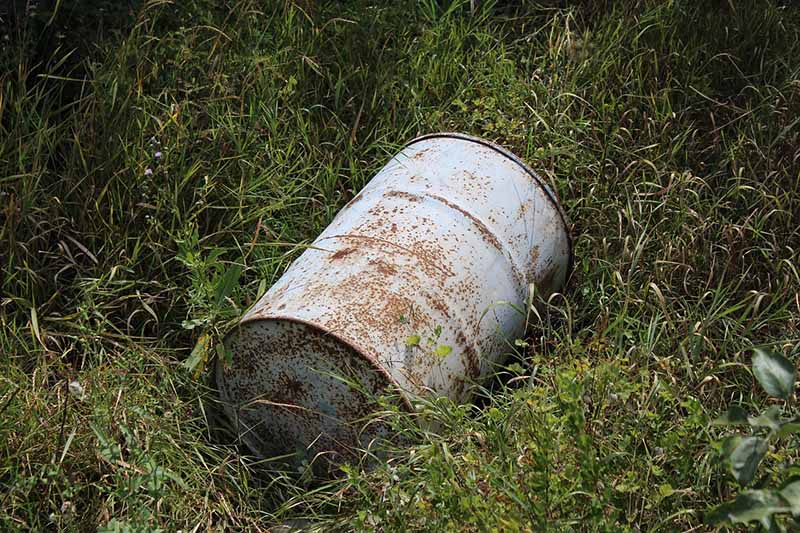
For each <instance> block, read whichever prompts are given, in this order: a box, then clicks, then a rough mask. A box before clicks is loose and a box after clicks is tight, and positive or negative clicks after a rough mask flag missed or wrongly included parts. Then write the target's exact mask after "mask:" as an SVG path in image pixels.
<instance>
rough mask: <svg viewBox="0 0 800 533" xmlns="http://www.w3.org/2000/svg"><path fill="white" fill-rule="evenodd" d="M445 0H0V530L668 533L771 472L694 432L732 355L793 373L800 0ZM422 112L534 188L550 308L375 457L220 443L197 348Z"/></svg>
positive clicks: (746, 371) (748, 379) (713, 403)
mask: <svg viewBox="0 0 800 533" xmlns="http://www.w3.org/2000/svg"><path fill="white" fill-rule="evenodd" d="M296 4H297V5H296ZM477 4H478V5H477V6H476V8H475V9H474V10H472V9H471V7H470V2H468V1H459V0H453V1H450V0H445V1H439V2H437V1H434V0H420V1H411V0H400V1H396V2H367V1H364V0H353V1H347V2H345V1H342V2H296V3H292V2H287V1H285V0H275V1H273V2H270V1H267V0H263V1H256V0H237V1H234V0H221V1H219V0H217V1H211V0H184V1H181V2H172V1H170V0H144V1H135V0H130V1H129V2H128V3H122V2H110V1H105V2H104V1H90V0H83V1H81V2H49V3H46V4H45V3H41V4H39V5H38V6H34V4H33V3H31V2H23V1H21V0H13V1H12V2H11V4H10V7H7V8H5V9H6V10H7V12H5V13H2V14H1V15H0V16H2V18H3V21H2V22H0V39H2V41H0V42H2V43H3V45H2V46H0V265H1V266H0V269H2V270H0V365H2V367H1V369H2V371H0V486H2V491H0V528H2V529H4V530H6V529H22V530H26V529H28V530H43V529H64V530H91V529H94V528H101V529H103V530H105V531H143V530H147V531H153V530H157V529H159V528H160V529H162V530H165V531H175V530H178V529H182V530H185V531H188V530H192V531H197V530H205V529H216V530H229V529H234V530H236V529H254V530H257V529H262V530H265V529H269V528H270V527H273V526H276V525H278V524H283V526H282V527H283V529H282V530H288V529H290V528H291V527H292V525H304V527H309V528H315V527H319V528H324V529H341V530H347V529H358V530H362V529H378V530H385V531H402V530H430V531H436V530H453V529H456V530H459V529H464V530H475V531H533V530H540V529H543V528H545V527H547V528H550V529H554V530H559V531H561V530H567V531H568V530H626V529H629V530H636V531H638V530H668V531H674V530H688V529H692V528H703V527H709V526H707V525H705V524H707V523H708V522H709V521H710V520H712V519H713V518H714V514H713V513H712V512H711V510H712V509H714V508H716V506H718V505H720V504H722V503H724V502H728V501H730V500H733V499H734V498H735V495H737V494H744V493H743V492H741V490H740V487H739V484H738V483H739V481H741V482H743V483H744V482H748V483H747V485H748V486H749V487H750V488H751V489H752V490H761V489H764V488H765V487H780V486H781V483H785V482H788V481H790V480H791V470H790V472H789V478H787V476H786V474H785V466H786V465H787V464H792V463H793V462H794V460H795V459H796V457H797V447H796V444H797V440H796V439H797V436H796V433H795V432H794V428H793V427H792V426H789V427H788V429H787V431H786V432H785V435H783V436H782V437H781V440H780V443H779V444H780V445H779V446H772V445H769V446H768V445H764V446H763V454H762V455H763V460H761V461H759V462H760V466H759V467H758V469H756V470H754V471H753V472H752V476H749V475H748V476H746V477H745V478H743V477H742V476H741V472H740V475H738V476H734V475H731V473H730V471H729V465H728V464H727V463H726V462H725V461H724V460H721V459H724V458H725V457H726V452H729V451H730V447H729V446H726V445H724V443H726V442H730V441H724V440H721V439H722V438H723V437H724V436H725V435H726V430H725V429H723V428H719V427H717V426H713V425H711V421H712V420H714V419H716V418H717V416H718V415H719V414H720V413H723V412H725V409H726V408H727V406H728V405H731V404H735V405H739V406H741V408H742V409H747V410H748V411H750V412H752V411H754V410H756V409H764V408H768V406H770V405H773V402H774V400H771V399H770V398H769V397H768V396H767V395H765V394H764V393H763V392H762V391H761V389H760V388H759V387H758V386H756V384H755V378H754V376H753V373H752V372H751V370H750V367H751V366H750V364H751V358H752V355H753V353H754V352H753V349H754V348H759V349H761V350H763V351H764V353H767V352H769V353H773V352H774V353H775V354H781V355H782V356H783V357H785V358H787V360H788V361H790V362H791V364H792V365H794V364H796V356H797V352H798V345H799V344H798V342H799V341H800V333H799V332H798V328H799V327H800V272H798V264H800V257H798V253H799V251H800V229H799V228H800V127H798V124H800V118H798V117H800V11H798V9H797V7H795V6H792V5H790V4H789V3H787V4H786V5H783V4H780V3H776V2H763V1H756V0H744V1H740V2H725V1H719V2H693V1H689V0H671V1H664V2H655V1H646V0H640V1H633V0H631V1H628V2H607V3H602V2H593V1H588V0H587V1H585V2H560V3H555V2H544V3H541V4H538V3H536V4H535V3H532V2H503V1H497V2H491V1H485V2H478V3H477ZM604 4H605V5H604ZM0 9H3V8H0ZM441 130H455V131H461V132H465V133H470V134H474V135H479V136H483V137H486V138H489V139H492V140H495V141H497V142H499V143H501V144H502V145H504V146H506V147H508V148H509V149H511V150H513V151H514V152H515V153H517V154H518V155H520V156H521V157H522V158H524V159H525V160H526V161H527V162H528V163H529V164H530V165H531V166H532V167H533V168H535V169H537V170H538V171H540V172H541V173H542V174H543V175H546V176H547V177H548V178H549V179H550V180H551V181H552V182H553V183H554V185H555V187H556V189H557V190H558V193H559V194H560V197H561V198H562V200H563V203H564V205H565V207H566V210H567V212H568V213H569V216H570V218H571V219H572V221H573V223H574V236H575V253H576V267H575V271H574V273H573V275H572V277H571V279H570V281H569V284H568V286H567V287H566V288H565V290H564V293H563V295H561V296H557V297H554V298H553V299H551V300H550V302H549V303H546V304H545V305H543V306H542V308H541V310H540V312H539V314H538V315H536V314H532V316H533V317H535V320H533V321H532V324H531V331H530V336H529V337H528V338H526V339H519V340H518V342H516V343H510V348H509V351H510V352H512V351H513V352H514V354H513V359H512V364H510V366H508V367H507V368H504V369H499V371H498V376H497V378H496V379H494V380H493V381H492V382H491V383H490V384H488V385H487V388H486V390H485V391H483V393H482V394H481V397H480V398H479V399H478V400H479V401H478V402H477V403H476V405H462V406H459V405H452V404H450V403H448V402H445V401H438V400H437V401H433V400H432V401H430V402H429V403H427V404H426V405H423V406H421V409H422V414H421V415H420V416H425V417H429V418H433V419H434V420H436V421H438V429H437V431H436V433H433V432H432V431H425V430H421V429H418V428H417V427H416V426H415V425H414V420H413V419H412V418H411V417H410V416H397V417H394V418H393V419H394V420H395V422H394V423H395V424H396V425H397V429H399V430H401V431H403V432H405V433H406V434H407V435H408V437H409V438H410V444H409V445H408V446H406V447H405V448H404V449H402V450H398V451H397V453H395V454H393V455H392V457H391V460H390V461H387V462H386V463H385V464H384V465H383V466H381V467H379V468H376V469H374V470H369V471H368V470H365V469H363V468H361V467H359V466H358V465H352V466H350V467H349V468H347V469H346V471H345V472H343V476H342V478H341V479H338V480H335V481H332V482H319V481H317V480H313V479H309V478H308V476H307V475H300V474H299V473H298V472H292V471H288V472H287V471H283V470H281V469H280V468H279V467H278V466H277V465H276V464H275V463H271V462H268V461H257V460H255V459H253V458H251V457H249V456H248V455H247V453H246V450H243V449H239V448H237V447H236V445H235V442H234V439H233V438H232V436H231V435H230V433H229V432H227V431H225V430H224V429H220V430H218V429H215V428H218V427H219V424H218V423H216V421H215V420H214V419H213V417H214V412H215V396H214V391H213V390H211V389H210V388H209V386H208V384H209V378H208V370H207V367H208V365H205V364H204V360H205V353H207V352H208V353H212V352H213V349H211V347H212V346H215V343H217V342H218V340H219V336H220V335H221V334H223V333H224V332H225V330H226V327H228V325H229V324H230V323H231V321H232V320H234V319H235V318H236V317H237V316H239V315H240V314H241V313H242V311H243V310H244V309H245V308H246V307H247V306H248V305H249V304H250V303H252V302H253V301H254V299H255V298H256V297H257V296H258V295H259V294H260V293H262V292H263V291H264V290H265V288H266V287H267V286H269V285H270V284H271V283H272V282H274V281H275V280H276V279H277V278H278V277H279V276H280V274H281V272H282V271H283V269H284V268H285V267H286V266H287V265H288V264H289V262H290V261H291V260H292V259H293V258H294V257H296V256H297V255H298V253H299V252H300V251H301V250H302V248H303V246H304V245H306V244H308V243H309V242H311V240H312V239H313V238H314V237H315V236H316V235H317V234H318V233H319V232H320V231H321V229H322V228H324V227H325V225H326V224H327V223H328V222H329V221H330V220H331V219H332V217H333V215H334V214H335V213H336V212H337V210H338V209H339V208H341V207H342V206H343V205H344V204H345V203H346V202H347V201H348V200H349V199H350V198H351V197H352V196H353V195H354V194H355V192H357V191H358V190H359V189H360V188H361V187H362V186H363V185H364V184H365V183H366V182H367V181H368V180H369V178H370V177H371V176H372V175H374V173H375V172H376V171H377V170H378V169H379V168H380V167H381V166H382V165H383V164H385V162H386V161H387V159H388V158H389V157H390V156H391V155H393V154H394V153H396V152H397V150H398V149H399V148H400V147H401V146H402V145H403V144H404V143H405V142H406V141H408V140H409V139H411V138H412V137H414V136H415V135H417V134H421V133H426V132H431V131H441ZM198 342H200V343H201V346H204V345H208V347H209V349H207V350H206V349H201V350H199V351H195V353H194V358H193V359H189V358H190V354H191V353H192V349H193V348H194V347H195V346H196V345H198ZM187 361H189V363H187ZM187 367H190V369H187ZM756 377H758V374H756ZM759 379H760V378H759ZM762 382H763V380H762ZM767 391H768V392H769V393H770V394H771V395H773V396H775V394H774V393H773V391H772V390H770V389H767ZM786 392H787V394H786V395H785V397H788V398H789V399H788V400H787V401H788V405H789V407H790V408H791V409H794V407H792V406H793V405H794V391H793V390H788V391H786ZM768 412H769V411H768ZM791 412H794V411H791ZM758 431H761V430H758ZM759 449H761V443H760V441H759ZM720 452H722V453H720ZM733 473H734V474H736V471H734V472H733ZM737 478H738V480H739V481H737ZM776 490H778V489H776ZM775 517H776V523H775V524H774V525H772V526H771V527H774V528H780V527H784V526H785V527H792V525H793V526H794V527H796V524H792V522H791V520H792V518H791V514H790V513H779V514H776V515H775ZM275 530H276V531H277V530H278V529H277V528H276V529H275Z"/></svg>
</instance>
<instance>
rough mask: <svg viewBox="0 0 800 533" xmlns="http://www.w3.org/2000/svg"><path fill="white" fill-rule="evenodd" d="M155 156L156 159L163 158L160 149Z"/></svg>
mask: <svg viewBox="0 0 800 533" xmlns="http://www.w3.org/2000/svg"><path fill="white" fill-rule="evenodd" d="M155 158H156V159H161V152H160V151H159V152H156V153H155Z"/></svg>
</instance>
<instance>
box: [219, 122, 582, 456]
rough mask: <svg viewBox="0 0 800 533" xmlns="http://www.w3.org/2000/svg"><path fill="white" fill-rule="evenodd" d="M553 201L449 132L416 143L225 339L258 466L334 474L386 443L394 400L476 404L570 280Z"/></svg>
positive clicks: (225, 373)
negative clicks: (330, 467)
mask: <svg viewBox="0 0 800 533" xmlns="http://www.w3.org/2000/svg"><path fill="white" fill-rule="evenodd" d="M571 261H572V245H571V240H570V236H569V232H568V227H567V222H566V218H565V215H564V213H563V211H562V209H561V207H560V205H559V203H558V200H557V198H556V196H555V194H554V193H553V191H552V190H551V189H550V188H549V187H548V186H547V185H546V184H545V182H544V181H543V180H542V179H541V178H539V177H538V176H537V175H536V174H535V173H534V172H533V171H532V170H531V169H530V168H528V166H526V165H525V164H524V163H523V162H522V161H521V160H520V159H519V158H517V157H516V156H514V155H513V154H511V153H510V152H508V151H507V150H505V149H503V148H501V147H499V146H497V145H495V144H493V143H491V142H488V141H485V140H482V139H478V138H475V137H470V136H467V135H461V134H454V133H440V134H433V135H426V136H423V137H419V138H417V139H415V140H413V141H411V142H410V143H409V144H408V145H407V146H406V147H405V148H404V149H403V150H402V151H401V152H400V153H399V154H398V155H396V156H395V157H393V158H392V159H391V160H390V161H389V162H388V164H387V165H386V166H385V167H384V168H383V169H382V170H381V171H380V172H379V173H378V174H377V175H376V176H375V177H374V178H373V179H372V180H371V181H370V183H369V184H368V185H367V186H366V187H365V188H364V189H363V190H362V191H361V192H360V193H359V194H358V195H357V196H356V197H355V198H353V200H352V201H350V203H348V204H347V205H346V206H345V207H344V208H343V209H342V210H341V211H340V212H339V213H338V214H337V216H336V217H335V218H334V220H333V222H331V224H330V225H329V226H328V227H327V228H326V229H325V230H324V231H323V232H322V234H321V235H320V236H319V237H318V238H317V239H316V240H315V241H314V243H313V244H312V246H311V247H309V248H308V249H307V250H306V251H305V252H304V253H303V254H302V255H301V256H300V257H299V258H298V259H297V260H296V261H294V262H293V263H292V265H291V266H290V267H289V268H288V270H287V271H286V272H285V273H284V274H283V276H282V277H281V278H280V279H279V280H278V282H277V283H275V285H273V286H272V287H271V288H270V289H269V291H268V292H267V293H266V294H264V296H263V297H262V298H261V299H260V300H259V301H258V303H256V304H255V305H254V306H253V307H252V308H251V309H250V310H249V311H248V312H247V313H246V314H245V315H244V317H243V318H242V320H241V322H240V323H239V325H238V327H236V328H235V329H234V330H233V331H232V332H231V333H230V334H229V335H228V336H227V338H226V340H225V344H226V349H227V350H229V353H230V354H231V362H230V363H228V364H221V367H220V368H219V369H218V372H217V384H218V386H219V389H220V393H221V396H222V399H223V403H224V404H225V405H226V407H225V410H226V413H227V415H228V416H229V417H230V418H231V419H232V420H234V421H235V425H236V426H237V427H238V431H239V433H240V435H241V438H242V440H243V441H244V442H245V443H246V444H247V445H248V446H249V447H250V448H251V450H253V451H254V452H255V453H257V454H258V455H261V456H274V455H278V454H285V453H295V452H299V453H300V454H301V456H303V457H306V458H308V459H311V458H313V457H314V456H316V455H317V454H321V455H322V456H324V457H327V459H328V461H330V462H331V463H333V464H336V463H338V462H342V461H343V460H345V459H347V458H349V457H351V453H352V451H353V450H354V449H357V448H359V447H363V446H366V445H367V444H368V443H369V441H370V440H371V439H374V438H375V437H377V436H380V435H382V434H384V433H385V428H383V427H381V426H380V425H379V424H376V425H371V426H370V425H368V426H367V427H366V428H364V427H362V426H363V425H364V423H363V420H364V419H365V417H367V415H369V414H370V413H371V412H373V410H374V409H375V403H374V398H375V396H377V395H380V394H381V393H382V392H385V391H387V390H398V389H399V391H400V392H401V394H400V397H401V398H403V399H404V402H405V403H406V405H407V406H408V407H410V403H409V402H408V400H409V399H412V398H414V397H415V396H418V395H423V394H430V393H432V394H436V395H442V396H447V397H449V398H451V399H452V400H454V401H457V402H463V401H466V400H468V399H469V397H470V389H471V385H472V384H474V383H477V382H480V380H481V378H483V377H485V376H486V375H487V374H488V373H489V372H490V370H491V367H492V365H493V364H494V363H497V362H500V360H501V359H502V357H503V356H504V355H505V354H508V353H510V352H511V349H510V348H509V345H508V341H509V339H514V338H518V337H519V336H521V335H523V334H524V329H525V323H526V317H525V313H524V311H522V312H521V309H524V307H525V302H526V298H527V296H528V294H529V290H531V287H535V290H536V291H537V293H538V294H543V295H547V294H550V293H552V292H554V291H557V290H559V289H560V288H561V287H562V285H563V284H564V283H565V280H566V277H567V274H568V271H569V269H570V268H571Z"/></svg>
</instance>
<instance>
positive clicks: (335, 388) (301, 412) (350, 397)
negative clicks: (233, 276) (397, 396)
mask: <svg viewBox="0 0 800 533" xmlns="http://www.w3.org/2000/svg"><path fill="white" fill-rule="evenodd" d="M225 346H226V349H227V350H228V351H229V353H230V354H231V362H230V363H225V362H223V361H220V362H219V364H218V368H217V385H218V387H219V390H220V393H221V396H222V399H223V402H224V405H225V412H226V414H227V415H228V417H229V418H230V419H231V421H232V422H233V424H234V425H235V426H236V427H238V431H239V434H240V436H241V439H242V441H243V442H244V443H245V444H246V445H247V446H248V447H249V448H250V449H251V450H252V451H253V452H254V453H255V454H257V455H258V456H261V457H265V458H269V457H277V456H284V455H289V456H291V457H293V458H294V459H295V460H303V459H305V460H307V461H308V462H309V463H311V462H314V464H315V471H318V472H319V471H321V470H330V467H331V465H336V464H339V463H342V462H345V461H348V460H351V459H354V458H356V457H357V453H358V450H359V449H365V448H367V447H369V445H370V443H371V442H372V441H374V440H375V439H379V438H382V437H384V436H385V435H386V433H387V429H386V426H385V425H383V424H380V423H376V421H375V420H372V421H369V420H368V415H370V413H374V412H375V410H376V408H377V406H376V403H375V399H376V398H377V397H378V396H380V395H381V394H384V393H386V392H387V391H388V390H389V389H391V388H392V385H393V381H392V379H391V378H390V377H389V376H388V374H387V373H386V372H385V371H384V370H382V369H381V368H380V367H378V366H377V365H376V364H375V362H374V361H372V360H370V359H369V358H367V357H366V356H364V355H363V354H362V353H360V352H359V351H358V350H357V349H356V348H354V347H353V346H350V345H349V344H348V343H346V342H344V341H343V340H341V339H339V338H337V337H336V336H335V335H333V334H330V333H326V332H325V331H322V330H320V329H319V328H317V327H315V326H313V325H310V324H307V323H304V322H300V321H296V320H290V319H285V318H280V317H276V318H265V319H257V320H249V321H245V322H243V323H241V324H240V325H239V326H238V327H237V328H236V329H235V330H233V331H232V332H231V333H230V334H229V335H228V336H227V338H226V339H225ZM320 467H321V468H320Z"/></svg>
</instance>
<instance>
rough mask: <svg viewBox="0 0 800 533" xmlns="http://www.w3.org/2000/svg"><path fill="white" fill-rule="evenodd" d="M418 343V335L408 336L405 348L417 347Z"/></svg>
mask: <svg viewBox="0 0 800 533" xmlns="http://www.w3.org/2000/svg"><path fill="white" fill-rule="evenodd" d="M419 341H420V336H419V335H409V336H408V337H406V346H417V345H418V344H419Z"/></svg>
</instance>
